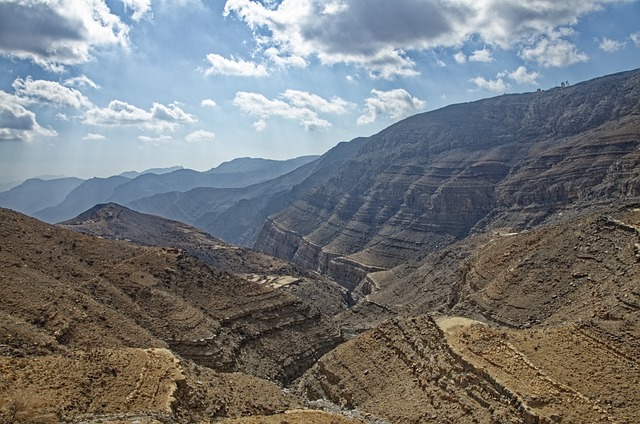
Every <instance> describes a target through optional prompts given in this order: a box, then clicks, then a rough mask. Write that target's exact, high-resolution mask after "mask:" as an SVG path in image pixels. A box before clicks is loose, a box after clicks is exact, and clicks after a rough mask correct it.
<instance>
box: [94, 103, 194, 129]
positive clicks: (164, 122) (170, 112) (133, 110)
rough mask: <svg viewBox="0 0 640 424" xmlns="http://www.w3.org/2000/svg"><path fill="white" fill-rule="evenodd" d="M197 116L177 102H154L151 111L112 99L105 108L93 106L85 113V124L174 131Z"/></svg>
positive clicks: (191, 121)
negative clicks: (184, 109)
mask: <svg viewBox="0 0 640 424" xmlns="http://www.w3.org/2000/svg"><path fill="white" fill-rule="evenodd" d="M196 121H197V120H196V118H195V117H194V116H193V115H190V114H188V113H186V112H185V111H183V110H182V109H181V108H180V107H179V106H178V105H177V104H175V103H170V104H169V105H166V106H165V105H162V104H160V103H153V106H152V107H151V109H150V110H149V111H146V110H144V109H140V108H138V107H136V106H133V105H130V104H129V103H126V102H123V101H120V100H112V101H111V102H110V103H109V105H108V106H107V107H105V108H99V107H93V108H91V109H89V110H88V111H87V113H86V114H85V120H84V123H85V124H89V125H106V126H136V127H139V128H142V129H147V130H152V131H158V132H161V131H166V130H169V131H173V130H175V129H176V128H177V127H179V126H180V125H182V124H189V123H193V122H196Z"/></svg>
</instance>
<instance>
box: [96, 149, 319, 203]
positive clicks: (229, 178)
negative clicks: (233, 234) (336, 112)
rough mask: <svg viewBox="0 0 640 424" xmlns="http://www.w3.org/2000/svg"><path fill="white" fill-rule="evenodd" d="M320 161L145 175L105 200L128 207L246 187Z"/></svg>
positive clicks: (237, 162)
mask: <svg viewBox="0 0 640 424" xmlns="http://www.w3.org/2000/svg"><path fill="white" fill-rule="evenodd" d="M316 158H317V156H302V157H298V158H294V159H288V160H271V159H258V158H239V159H234V160H232V161H230V162H225V163H222V164H220V165H219V166H218V167H216V168H213V169H210V170H209V171H206V172H198V171H193V170H190V169H181V170H178V171H174V172H170V173H166V174H162V175H155V174H145V175H141V176H139V177H137V178H135V179H133V180H131V181H130V182H127V183H126V184H123V185H122V186H120V187H118V188H117V189H116V190H115V191H114V193H113V195H112V196H111V197H109V198H107V199H105V200H108V201H110V202H115V203H120V204H126V203H128V202H131V201H134V200H136V199H140V198H143V197H148V196H152V195H154V194H157V193H167V192H171V191H178V192H184V191H188V190H191V189H194V188H196V187H216V188H235V187H245V186H249V185H253V184H256V183H260V182H263V181H267V180H270V179H272V178H276V177H278V176H280V175H282V174H286V173H287V172H290V171H292V170H294V169H296V168H298V167H300V166H303V165H305V164H307V163H309V162H311V161H313V160H315V159H316Z"/></svg>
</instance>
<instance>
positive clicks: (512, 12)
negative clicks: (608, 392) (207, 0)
mask: <svg viewBox="0 0 640 424" xmlns="http://www.w3.org/2000/svg"><path fill="white" fill-rule="evenodd" d="M623 1H625V0H566V1H562V2H551V1H528V2H524V1H521V2H509V1H504V0H483V1H477V0H458V1H455V2H452V1H445V0H395V1H392V2H391V1H388V0H342V1H340V0H332V1H327V0H306V1H283V2H272V1H268V2H266V1H258V0H227V2H226V4H225V7H224V14H225V15H226V16H234V17H236V18H238V19H239V20H241V21H243V22H245V23H246V24H247V26H248V27H249V28H250V29H251V30H253V32H254V39H255V41H256V44H257V46H258V51H260V49H262V52H263V53H266V52H269V53H268V55H269V56H270V57H282V58H287V57H291V58H294V57H295V58H296V61H297V63H298V64H302V61H308V60H309V58H311V57H314V58H317V59H318V60H319V61H320V62H321V63H322V64H325V65H334V64H337V63H346V64H350V65H355V66H359V67H362V68H365V69H366V70H367V71H368V72H369V73H370V75H371V76H374V77H380V78H387V79H388V78H393V77H397V76H411V75H416V74H417V71H416V70H415V63H414V61H413V60H412V58H411V55H412V53H413V52H420V51H425V50H428V49H434V48H440V47H447V48H459V47H460V46H461V45H463V44H464V43H465V42H467V41H468V40H470V39H474V40H478V41H480V42H483V43H486V44H487V45H490V46H495V47H496V48H501V49H518V50H522V52H521V53H522V55H523V57H526V58H529V59H531V60H536V61H538V62H539V63H541V64H545V65H544V66H567V64H571V63H575V61H582V60H586V58H585V55H584V54H583V53H580V52H578V51H577V50H576V49H575V46H574V49H573V50H572V49H571V48H570V47H571V46H572V45H571V44H570V43H569V42H568V41H566V40H565V39H564V38H554V37H553V34H555V33H558V31H559V29H560V28H566V27H571V26H574V25H576V24H577V23H578V21H579V19H580V18H581V17H583V16H584V15H586V14H588V13H591V12H594V11H598V10H601V9H602V8H603V6H604V5H606V4H608V3H612V2H623ZM567 47H569V49H568V50H567ZM546 54H548V55H550V56H551V57H550V58H549V59H545V55H546ZM472 56H473V55H472ZM490 57H491V56H490V55H489V54H488V52H485V51H484V50H480V51H479V52H478V53H477V54H476V56H475V58H476V59H479V60H488V59H489V58H490ZM462 59H463V56H460V55H458V56H457V61H458V62H459V63H460V62H463V60H462Z"/></svg>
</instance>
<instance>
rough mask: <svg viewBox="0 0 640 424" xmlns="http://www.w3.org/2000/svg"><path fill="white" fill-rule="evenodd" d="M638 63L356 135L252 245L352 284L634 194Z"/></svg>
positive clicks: (638, 169) (639, 154)
mask: <svg viewBox="0 0 640 424" xmlns="http://www.w3.org/2000/svg"><path fill="white" fill-rule="evenodd" d="M639 110H640V71H637V70H636V71H630V72H626V73H621V74H616V75H610V76H607V77H603V78H599V79H595V80H592V81H588V82H584V83H580V84H577V85H575V86H571V87H568V88H562V89H560V88H557V89H552V90H548V91H540V92H536V93H527V94H514V95H504V96H500V97H496V98H492V99H486V100H481V101H478V102H473V103H467V104H460V105H454V106H449V107H446V108H443V109H440V110H437V111H433V112H428V113H425V114H421V115H416V116H413V117H411V118H408V119H406V120H404V121H401V122H399V123H397V124H395V125H393V126H391V127H389V128H387V129H386V130H384V131H382V132H380V133H379V134H376V135H374V136H372V137H370V138H369V139H366V140H365V141H364V142H362V147H361V148H360V149H359V151H358V153H357V154H356V155H354V156H353V157H352V158H351V159H350V160H348V161H347V162H345V164H344V165H343V166H341V167H340V168H339V169H338V170H337V171H336V172H335V174H334V176H333V177H332V178H330V179H328V180H327V181H326V182H325V183H323V184H320V185H318V186H315V187H314V188H312V189H310V190H309V191H308V192H307V193H306V194H305V195H304V196H303V197H302V198H301V199H300V200H298V201H297V202H295V203H294V204H292V205H291V206H289V207H288V208H286V209H284V210H282V211H280V212H278V213H275V214H273V215H271V216H270V217H269V218H268V220H267V221H266V222H265V224H264V226H263V227H262V230H261V232H260V234H259V236H258V239H257V241H256V244H255V247H256V248H257V249H259V250H262V251H264V252H266V253H269V254H272V255H274V256H278V257H281V258H285V259H288V260H291V261H293V262H295V263H297V264H300V265H302V266H303V267H306V268H309V269H315V270H318V271H319V272H321V273H324V274H327V275H329V276H331V277H333V278H334V279H336V280H337V281H339V282H341V284H343V285H344V286H345V287H347V288H349V289H356V288H357V287H358V285H359V284H361V283H362V281H363V278H364V277H365V275H366V274H368V273H370V272H372V271H379V270H384V269H389V268H391V267H394V266H396V265H398V264H400V263H402V262H405V261H407V260H411V259H415V258H418V257H420V256H422V255H424V254H426V253H429V252H433V251H435V250H437V249H438V248H440V247H442V246H444V245H446V244H449V243H451V242H453V241H455V240H460V239H462V238H463V237H465V236H467V235H468V234H470V232H471V231H474V230H483V229H487V228H491V227H492V226H502V227H514V228H526V227H529V226H532V225H536V224H539V223H540V222H542V221H544V220H545V219H546V218H547V217H548V216H550V215H551V214H552V213H553V212H557V211H561V210H563V209H567V208H571V207H572V206H575V205H577V204H579V203H580V202H589V203H613V202H616V201H617V200H618V199H620V198H623V199H633V198H637V197H638V196H639V195H640V148H639V146H640V137H639V133H640V114H639V113H638V111H639Z"/></svg>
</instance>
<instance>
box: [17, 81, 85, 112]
mask: <svg viewBox="0 0 640 424" xmlns="http://www.w3.org/2000/svg"><path fill="white" fill-rule="evenodd" d="M12 87H13V89H14V91H15V94H16V96H18V97H19V98H20V99H21V101H22V102H23V103H27V104H31V103H41V104H49V105H53V106H59V107H73V108H75V109H80V108H89V107H91V102H90V101H89V99H87V98H86V97H85V96H84V95H83V94H82V93H81V92H79V91H78V90H76V89H74V88H69V87H65V86H64V85H62V84H60V83H57V82H55V81H46V80H33V79H32V78H31V77H27V78H26V79H23V78H17V79H16V80H15V81H14V82H13V84H12Z"/></svg>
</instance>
